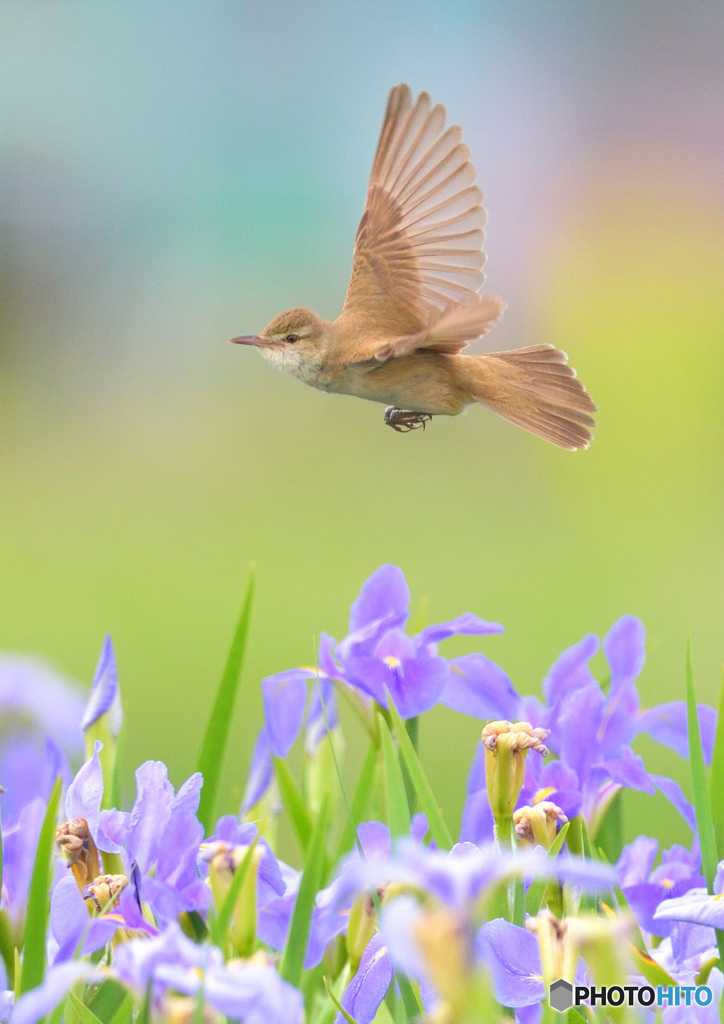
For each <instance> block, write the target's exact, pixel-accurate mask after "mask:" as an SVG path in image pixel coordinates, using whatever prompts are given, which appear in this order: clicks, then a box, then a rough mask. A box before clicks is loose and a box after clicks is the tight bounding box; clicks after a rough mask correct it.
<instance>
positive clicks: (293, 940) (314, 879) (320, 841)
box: [279, 794, 331, 988]
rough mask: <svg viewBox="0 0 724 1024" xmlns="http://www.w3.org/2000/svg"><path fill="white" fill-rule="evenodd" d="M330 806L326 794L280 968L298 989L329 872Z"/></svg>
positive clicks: (280, 971)
mask: <svg viewBox="0 0 724 1024" xmlns="http://www.w3.org/2000/svg"><path fill="white" fill-rule="evenodd" d="M330 802H331V801H330V795H329V794H327V796H326V797H325V799H324V803H323V804H322V806H321V808H320V810H319V814H318V815H317V820H316V822H315V823H314V831H313V832H312V838H311V840H310V843H309V852H308V854H307V860H306V863H305V865H304V870H303V871H302V877H301V879H300V881H299V890H298V892H297V898H296V900H295V902H294V910H293V911H292V920H291V922H290V925H289V933H288V935H287V941H286V944H285V946H284V952H283V954H282V959H281V963H280V964H279V974H280V975H281V976H282V978H283V979H284V981H287V982H289V984H290V985H294V987H295V988H299V985H300V982H301V979H302V972H303V971H304V958H305V955H306V952H307V941H308V939H309V929H310V927H311V924H312V911H313V910H314V903H315V900H316V898H317V893H318V892H319V890H320V889H321V888H322V883H323V879H324V874H325V871H326V860H327V857H326V844H327V833H328V831H329V817H330V810H329V808H330Z"/></svg>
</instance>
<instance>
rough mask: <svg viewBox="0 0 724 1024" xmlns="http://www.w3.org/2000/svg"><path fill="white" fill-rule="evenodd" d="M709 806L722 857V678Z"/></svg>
mask: <svg viewBox="0 0 724 1024" xmlns="http://www.w3.org/2000/svg"><path fill="white" fill-rule="evenodd" d="M709 806H710V807H711V816H712V820H713V822H714V840H715V843H716V851H717V857H718V858H722V857H724V679H722V686H721V691H720V693H719V714H718V716H717V720H716V736H715V739H714V755H713V757H712V759H711V769H710V771H709Z"/></svg>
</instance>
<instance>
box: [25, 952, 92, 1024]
mask: <svg viewBox="0 0 724 1024" xmlns="http://www.w3.org/2000/svg"><path fill="white" fill-rule="evenodd" d="M81 980H83V981H102V980H103V975H102V974H101V973H100V972H99V971H98V970H97V969H96V968H95V967H94V966H93V965H92V964H89V963H86V962H85V961H83V960H69V961H67V962H66V963H62V964H58V965H57V966H55V967H51V969H50V970H49V971H48V973H47V974H46V976H45V979H44V981H43V983H42V985H40V986H39V987H38V988H33V989H31V990H30V991H29V992H26V993H25V995H22V996H21V997H20V998H19V999H18V1001H17V1003H16V1004H15V1007H14V1009H13V1012H12V1024H36V1021H39V1020H41V1018H44V1017H46V1016H47V1015H48V1014H49V1013H51V1012H52V1011H53V1010H54V1009H55V1007H56V1006H57V1005H58V1003H59V1002H60V1001H61V999H63V998H65V996H66V995H67V994H68V992H69V991H70V990H71V989H72V988H73V986H74V985H75V984H76V982H78V981H81Z"/></svg>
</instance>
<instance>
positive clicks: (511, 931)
mask: <svg viewBox="0 0 724 1024" xmlns="http://www.w3.org/2000/svg"><path fill="white" fill-rule="evenodd" d="M476 952H477V955H478V957H479V959H480V960H481V961H482V962H483V963H484V964H485V965H486V966H487V967H488V969H489V970H490V973H491V975H492V978H493V987H494V990H495V998H496V999H497V1000H498V1002H500V1003H502V1004H503V1006H514V1007H520V1006H531V1005H532V1004H534V1003H539V1002H540V1001H541V999H543V998H545V995H546V986H545V983H544V981H543V968H542V966H541V959H540V948H539V946H538V939H537V938H536V937H535V935H533V934H531V932H529V931H527V930H526V929H525V928H519V927H518V926H517V925H514V924H511V923H510V922H509V921H504V920H502V918H496V919H495V920H494V921H488V923H487V924H484V925H483V926H482V928H481V929H480V930H479V932H478V935H477V942H476Z"/></svg>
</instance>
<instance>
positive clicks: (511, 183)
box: [0, 0, 724, 840]
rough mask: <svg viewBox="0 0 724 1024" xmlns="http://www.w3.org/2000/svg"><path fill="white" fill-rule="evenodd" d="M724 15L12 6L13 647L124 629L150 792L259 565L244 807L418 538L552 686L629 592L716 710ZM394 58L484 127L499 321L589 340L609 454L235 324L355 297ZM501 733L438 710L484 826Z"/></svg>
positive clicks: (5, 376)
mask: <svg viewBox="0 0 724 1024" xmlns="http://www.w3.org/2000/svg"><path fill="white" fill-rule="evenodd" d="M723 40H724V7H723V6H722V5H721V4H720V3H718V2H714V0H712V2H706V0H700V2H697V3H696V4H681V3H676V2H668V0H640V2H638V3H636V4H630V3H616V2H610V3H598V4H582V3H580V2H578V0H575V2H574V0H570V2H549V3H545V4H542V3H540V2H539V0H527V2H524V0H520V2H515V0H514V2H505V3H502V2H500V3H489V2H480V0H476V2H470V3H458V2H452V3H448V4H441V3H430V2H419V0H416V2H414V3H413V2H407V0H406V2H399V3H395V2H392V3H388V2H385V3H382V2H375V3H365V4H363V5H357V4H352V3H349V2H346V3H332V2H320V0H312V2H308V3H305V4H293V3H291V2H288V0H287V2H269V0H264V2H261V0H260V2H248V3H245V2H231V0H219V2H211V3H201V2H191V0H189V2H184V3H182V4H176V3H170V2H169V3H152V4H145V3H140V2H139V3H108V4H93V3H70V2H69V3H63V2H55V3H51V2H37V3H32V4H28V3H25V2H22V3H21V2H17V3H11V2H7V3H4V4H3V5H2V7H1V8H0V120H1V121H2V137H1V142H0V145H1V153H0V160H1V178H2V188H1V190H0V222H1V224H2V235H3V243H2V250H1V253H0V331H1V336H2V341H1V347H0V479H1V482H2V494H1V500H0V646H1V647H2V648H3V649H6V650H12V651H25V652H37V653H41V654H42V655H43V656H45V657H46V658H47V659H48V660H49V661H50V662H52V663H53V664H54V665H55V666H57V667H58V668H59V669H61V670H62V671H63V672H64V673H66V674H67V675H69V676H70V677H72V678H75V679H77V680H79V681H80V682H81V683H82V685H84V686H88V685H89V684H90V681H91V679H92V676H93V671H94V667H95V663H96V660H97V657H98V654H99V651H100V646H101V642H102V639H103V637H104V635H105V634H106V633H107V632H110V633H111V634H112V635H113V639H114V643H115V646H116V653H117V657H118V663H119V669H120V677H121V683H122V687H123V694H124V699H125V705H126V710H127V719H126V721H127V730H126V749H125V763H126V778H127V781H128V782H130V780H131V772H132V769H133V768H134V767H135V766H136V765H137V764H138V763H139V762H140V761H141V760H142V759H145V758H149V757H152V758H160V759H163V760H164V761H166V762H167V763H168V764H169V766H170V770H171V775H172V778H173V779H174V781H175V782H176V783H179V782H180V781H181V780H182V779H183V778H185V777H186V775H187V774H188V773H189V772H190V771H191V770H192V769H193V767H194V764H195V760H196V756H197V751H198V747H199V743H200V740H201V734H202V730H203V726H204V722H205V719H206V716H207V713H208V711H209V709H210V705H211V700H212V696H213V693H214V688H215V686H216V684H217V681H218V678H219V675H220V671H221V668H222V665H223V661H224V658H225V653H226V649H227V646H228V643H229V640H230V637H231V634H232V631H233V627H234V622H235V617H236V615H237V612H238V608H239V605H240V602H241V598H242V594H243V589H244V586H245V579H246V574H247V569H248V565H249V563H250V562H251V561H252V560H253V561H255V562H256V564H257V570H258V597H257V601H256V606H255V610H254V619H253V625H252V631H251V637H250V646H249V651H248V658H247V662H246V667H245V670H244V682H243V691H242V698H241V701H240V706H239V708H238V711H237V714H236V716H235V719H234V723H233V749H232V752H231V756H230V758H229V761H228V764H227V767H226V772H225V775H224V779H225V787H226V800H227V801H228V806H229V807H232V806H235V803H234V802H235V801H236V800H238V797H239V793H240V791H241V788H242V786H243V781H244V777H245V772H246V767H247V764H248V760H249V755H250V749H251V743H252V740H253V737H254V735H255V733H256V730H257V728H258V726H259V724H260V722H261V700H260V687H259V683H260V680H261V679H262V677H263V676H265V675H268V674H270V673H273V672H276V671H279V670H281V669H284V668H289V667H292V666H295V665H297V664H300V663H306V662H309V661H310V659H311V658H312V656H313V650H314V644H315V637H317V636H318V634H319V632H320V631H322V630H325V631H327V632H329V633H331V634H332V635H335V636H337V637H338V638H339V637H341V636H343V635H344V633H345V631H346V625H347V614H348V608H349V604H350V603H351V601H352V600H353V599H354V597H355V596H356V594H357V592H358V590H359V587H360V585H361V584H362V582H363V581H364V579H365V578H366V577H367V576H368V575H369V574H370V573H371V572H372V571H373V570H374V569H375V568H376V567H377V566H379V565H380V564H382V563H383V562H387V561H391V562H395V563H397V564H399V565H400V566H402V567H403V569H404V571H405V572H406V574H407V578H408V580H409V583H410V586H411V589H412V591H413V595H414V602H415V607H416V608H418V609H419V608H420V607H421V606H422V604H423V602H425V601H427V602H428V604H427V617H428V621H430V622H435V621H441V620H443V619H445V618H449V617H453V616H455V615H457V614H458V613H460V612H462V611H465V610H469V611H473V612H476V613H477V614H479V615H482V616H484V617H486V618H489V619H493V620H497V621H500V622H502V623H503V624H504V625H505V626H506V630H507V631H506V633H505V634H504V635H503V636H500V637H491V638H488V639H486V640H485V641H484V642H483V645H482V649H483V650H484V651H485V653H487V654H488V655H489V656H490V657H492V658H494V659H496V660H497V661H499V663H500V664H502V665H503V666H504V667H505V668H506V670H507V671H508V672H509V673H510V675H511V677H512V679H513V681H514V683H515V685H516V686H517V688H518V689H519V690H520V691H521V692H533V693H539V692H540V682H541V679H542V678H543V676H544V675H545V673H546V671H547V669H548V667H549V666H550V664H551V663H552V661H553V660H554V658H555V657H556V656H557V654H558V653H559V652H560V651H561V650H563V649H564V648H565V647H567V646H569V645H570V644H573V643H575V642H576V641H578V640H579V639H580V638H581V637H582V636H583V635H584V634H585V633H587V632H591V631H592V632H596V633H598V634H599V635H601V634H603V633H605V631H606V630H607V629H608V628H609V627H610V625H611V624H612V623H613V621H614V620H615V619H616V618H618V617H619V616H620V615H622V614H624V613H633V614H636V615H638V616H640V617H641V618H642V619H643V621H644V623H645V625H646V628H647V631H648V641H649V656H648V663H647V667H646V669H645V673H644V676H643V678H642V681H641V688H642V692H643V695H644V699H645V701H646V703H648V704H651V703H656V702H659V701H664V700H671V699H675V698H678V697H681V696H683V685H684V673H683V667H684V659H685V647H686V641H687V635H689V634H690V635H691V638H692V643H693V652H694V664H695V671H696V679H697V684H698V687H699V691H700V695H701V696H702V697H703V698H705V699H708V700H709V701H714V700H715V699H716V694H717V691H718V683H719V678H720V672H721V663H722V655H723V654H724V643H723V642H722V635H721V620H722V607H723V598H724V571H723V570H724V564H723V562H724V558H723V556H724V530H723V529H722V526H723V523H724V520H723V516H722V512H723V497H724V493H723V492H724V473H723V472H722V456H723V455H724V427H723V417H722V392H723V385H724V348H723V345H722V341H723V338H722V333H723V331H722V326H723V324H724V288H723V287H722V280H724V186H723V182H722V175H721V161H722V157H723V156H724V115H723V113H722V111H723V109H724V108H723V107H722V103H721V95H722V84H723V78H724V76H723V75H722V64H721V47H722V42H723ZM399 81H407V82H409V83H410V85H411V86H412V87H413V89H414V90H420V89H427V90H428V91H429V92H430V93H431V95H432V97H433V99H434V100H436V101H437V100H439V101H441V102H443V103H445V104H446V106H447V108H448V112H449V116H450V118H451V120H452V121H454V122H458V123H460V124H461V125H462V126H463V128H464V132H465V138H466V140H467V142H468V143H469V145H470V147H471V150H472V153H473V158H474V160H475V163H476V166H477V168H478V173H479V179H480V181H481V183H482V185H483V187H484V189H485V193H486V206H487V208H488V211H489V229H488V234H487V243H486V250H487V252H488V255H489V262H488V268H487V269H488V284H489V287H490V290H491V291H493V292H495V293H497V294H500V295H501V296H503V297H504V298H505V299H506V300H507V302H508V304H509V309H508V311H507V313H506V315H505V317H504V320H503V322H502V323H501V324H500V326H499V327H498V328H496V330H495V333H494V337H491V339H490V344H491V345H492V346H493V347H497V348H505V347H515V346H518V345H527V344H533V343H537V342H553V343H555V344H556V345H560V346H561V347H563V348H564V349H566V350H567V351H568V352H569V354H570V356H571V361H572V363H573V365H574V366H575V367H576V368H577V370H578V372H579V374H580V376H581V377H582V379H583V380H584V381H585V383H586V385H587V387H588V389H589V390H590V391H591V393H592V394H593V396H594V398H595V400H596V401H597V403H598V405H599V408H600V418H599V424H600V425H599V429H598V432H597V437H596V440H595V443H594V444H593V446H592V448H591V449H590V451H588V452H580V453H576V454H570V453H567V452H563V451H559V450H557V449H554V448H552V447H549V446H547V445H546V444H544V443H543V442H541V441H539V440H537V439H536V438H533V437H531V436H529V435H527V434H525V433H524V432H523V431H520V430H517V429H516V428H514V427H513V426H511V425H510V424H507V423H505V422H502V421H499V420H498V419H497V418H496V417H494V416H493V415H492V414H490V413H488V412H487V411H486V410H483V409H472V410H470V412H469V414H468V415H466V416H464V417H461V418H459V419H450V420H445V419H439V420H435V421H434V422H433V423H432V424H431V426H430V428H429V429H428V430H427V431H426V432H425V433H422V432H421V431H420V432H418V433H415V434H411V435H409V436H402V435H398V434H395V433H394V432H393V431H391V430H389V429H387V428H385V427H384V426H383V423H382V408H381V407H378V406H374V405H372V404H367V403H362V402H359V401H357V400H354V399H350V398H345V397H329V396H326V395H324V394H322V393H319V392H315V391H313V390H311V389H307V388H304V387H302V386H301V385H300V384H299V383H298V382H296V381H294V380H293V379H291V378H289V379H287V378H285V377H283V376H281V375H278V374H276V373H274V371H273V370H272V369H270V368H269V367H268V366H267V365H266V364H265V363H264V362H263V361H262V360H261V359H259V357H258V356H257V354H256V353H255V352H253V351H250V350H241V349H238V348H236V347H232V346H229V345H228V344H227V339H228V338H229V337H231V336H232V335H234V334H239V333H243V332H253V331H255V330H258V329H259V328H260V327H261V326H263V324H264V323H266V322H267V321H268V320H269V319H270V318H271V317H272V316H273V315H274V314H276V313H277V312H279V311H280V310H281V309H284V308H287V307H289V306H293V305H297V304H305V305H310V306H312V307H313V308H314V309H316V310H317V311H318V312H320V313H321V314H323V315H326V316H329V317H333V316H336V314H337V313H338V311H339V309H340V308H341V304H342V301H343V298H344V294H345V290H346V284H347V276H348V271H349V267H350V262H351V249H352V241H353V237H354V232H355V229H356V225H357V221H358V219H359V216H360V214H361V212H362V206H363V200H364V193H365V188H366V180H367V175H368V172H369V167H370V164H371V160H372V155H373V152H374V147H375V144H376V141H377V133H378V131H379V127H380V123H381V118H382V113H383V110H384V105H385V101H386V97H387V92H388V90H389V88H390V87H391V86H392V85H394V84H395V83H397V82H399ZM478 348H482V346H481V345H480V344H478ZM477 644H478V642H477V641H463V640H460V641H450V642H449V643H448V644H447V646H446V648H445V650H444V653H448V654H450V655H452V654H456V653H461V652H463V651H468V650H473V649H475V648H476V646H477ZM478 734H479V723H478V722H476V721H474V720H473V719H467V718H463V717H459V716H455V715H453V714H452V713H451V712H447V711H445V710H441V711H439V712H435V713H434V714H432V715H431V716H429V718H428V720H427V721H426V722H425V723H424V725H423V731H422V748H423V755H424V756H425V759H426V763H427V764H428V765H429V767H430V773H431V776H432V778H433V782H434V783H435V785H436V786H437V788H438V790H439V792H440V796H441V799H442V801H443V804H444V805H445V808H446V811H447V812H448V813H449V816H450V819H451V821H455V819H456V818H457V817H458V816H459V813H460V810H461V807H462V802H463V785H464V779H465V777H466V774H467V770H468V766H469V762H470V759H471V757H472V752H473V748H474V745H475V742H476V739H477V737H478ZM355 740H356V734H355V733H354V731H353V734H352V736H351V746H352V747H354V743H355ZM638 749H640V750H642V751H644V752H645V754H646V757H647V763H648V764H650V765H651V767H652V768H655V769H658V770H670V771H671V772H672V773H674V774H675V775H676V777H677V778H679V779H680V780H683V779H684V776H685V766H684V765H683V763H682V762H681V761H679V760H678V759H677V758H675V756H674V755H671V756H668V755H666V754H664V753H662V752H661V748H656V747H655V746H654V745H653V744H649V745H648V746H647V745H646V744H641V745H639V747H638ZM635 828H636V829H637V828H643V829H644V830H648V831H652V830H654V831H655V832H657V834H659V835H660V836H661V837H662V838H664V839H666V840H673V839H683V838H685V830H684V829H683V826H682V825H681V824H680V823H679V822H678V820H677V818H676V815H675V814H674V812H673V811H671V810H670V809H669V808H668V807H667V806H666V804H665V802H664V801H663V799H661V800H660V799H659V798H656V799H653V798H647V797H638V796H634V797H632V798H631V800H629V801H628V803H627V831H628V833H629V834H632V833H633V831H634V830H635Z"/></svg>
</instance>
